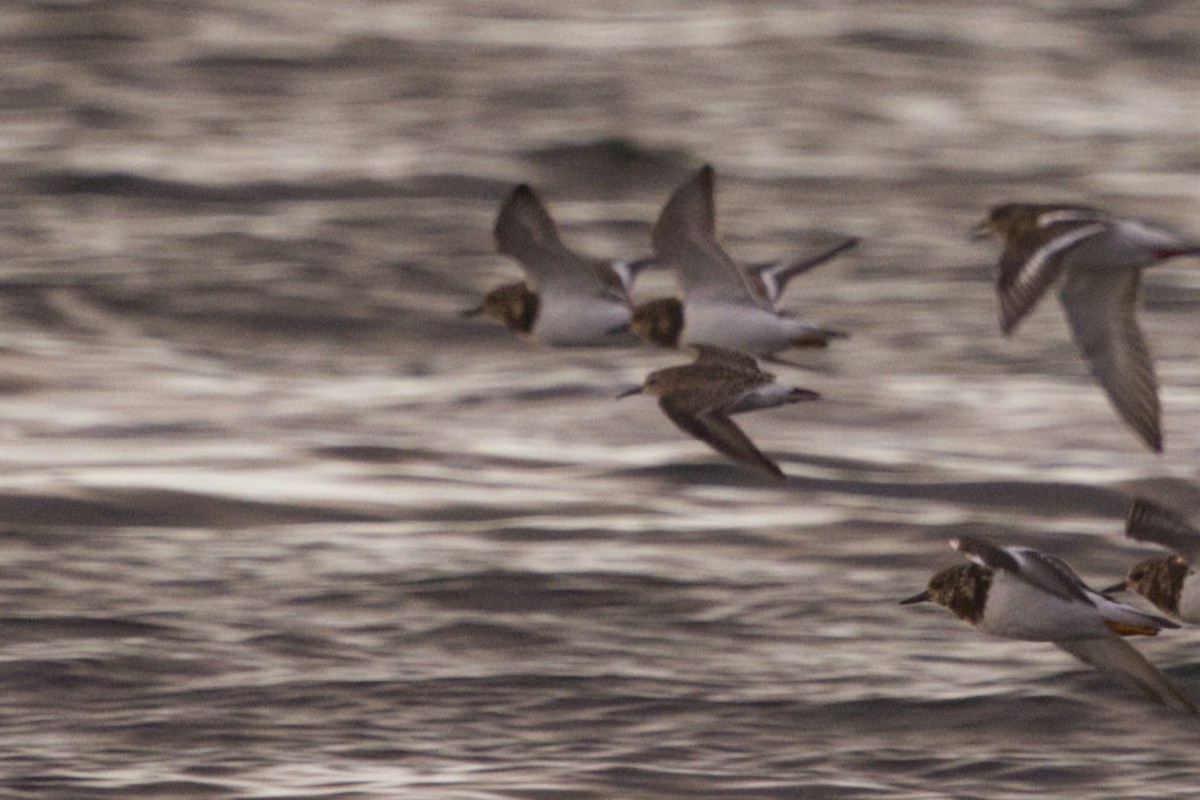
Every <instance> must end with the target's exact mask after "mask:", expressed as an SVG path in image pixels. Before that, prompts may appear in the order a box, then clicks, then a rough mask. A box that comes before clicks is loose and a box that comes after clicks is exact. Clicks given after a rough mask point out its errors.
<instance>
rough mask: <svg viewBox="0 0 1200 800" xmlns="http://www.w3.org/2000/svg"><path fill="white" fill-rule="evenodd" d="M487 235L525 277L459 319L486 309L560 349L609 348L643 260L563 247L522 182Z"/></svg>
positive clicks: (519, 330)
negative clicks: (587, 253) (600, 256)
mask: <svg viewBox="0 0 1200 800" xmlns="http://www.w3.org/2000/svg"><path fill="white" fill-rule="evenodd" d="M495 236H496V247H497V250H498V251H499V252H500V253H502V254H503V255H507V256H510V257H511V258H513V259H515V260H516V261H517V262H518V263H519V264H520V265H521V267H522V269H524V270H525V274H526V279H525V280H524V281H517V282H516V283H509V284H505V285H504V286H500V287H498V288H496V289H493V290H491V291H490V292H488V293H487V296H486V297H484V300H483V303H482V304H481V305H480V306H478V307H477V308H473V309H470V310H469V311H466V312H464V316H476V315H478V314H480V313H484V312H486V313H487V314H488V315H489V316H491V317H493V318H494V319H496V320H498V321H499V322H502V323H503V324H504V325H505V326H506V327H507V328H509V329H510V330H512V331H514V332H515V333H517V334H518V335H520V336H522V337H525V338H530V339H536V340H539V341H542V342H544V343H546V344H551V345H563V346H570V345H601V344H611V342H612V339H611V337H610V335H609V333H608V332H609V331H610V330H611V329H612V328H613V327H615V326H619V325H622V324H628V322H629V312H630V309H631V306H632V303H631V302H630V300H629V289H630V286H631V285H632V284H633V280H634V278H635V277H637V274H638V272H639V271H640V270H641V269H642V268H643V267H645V266H647V265H649V264H650V263H651V261H650V259H641V260H638V261H606V260H602V259H597V258H591V257H589V256H585V255H580V254H579V253H576V252H575V251H573V250H571V249H569V248H568V247H567V246H566V245H564V244H563V243H562V240H561V239H560V238H559V236H558V230H557V229H556V228H555V225H554V220H552V219H551V218H550V215H549V214H548V213H547V212H546V208H545V206H543V205H542V203H541V201H540V200H538V197H537V195H535V194H534V193H533V190H532V189H530V188H529V187H528V186H527V185H525V184H521V185H520V186H518V187H517V188H516V189H514V190H513V192H512V194H510V195H509V197H508V199H507V200H505V201H504V204H503V205H502V206H501V207H500V213H499V214H498V215H497V217H496V225H495Z"/></svg>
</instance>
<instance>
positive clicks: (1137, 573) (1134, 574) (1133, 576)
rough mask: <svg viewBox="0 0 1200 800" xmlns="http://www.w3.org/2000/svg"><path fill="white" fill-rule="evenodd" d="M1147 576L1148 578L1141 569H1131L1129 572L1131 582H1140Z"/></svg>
mask: <svg viewBox="0 0 1200 800" xmlns="http://www.w3.org/2000/svg"><path fill="white" fill-rule="evenodd" d="M1145 576H1146V571H1145V570H1143V569H1140V568H1139V569H1131V570H1130V571H1129V580H1131V581H1140V580H1141V579H1142V578H1144V577H1145Z"/></svg>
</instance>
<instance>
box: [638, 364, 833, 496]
mask: <svg viewBox="0 0 1200 800" xmlns="http://www.w3.org/2000/svg"><path fill="white" fill-rule="evenodd" d="M693 348H694V349H695V350H696V351H697V352H698V355H697V356H696V360H695V361H693V362H692V363H690V364H684V365H682V366H677V367H667V368H666V369H660V370H658V371H656V372H652V373H650V375H649V376H648V377H647V378H646V382H645V384H644V385H642V386H638V387H635V388H633V389H630V390H629V391H627V392H624V393H622V394H621V395H620V397H628V396H629V395H634V394H638V393H644V394H649V395H653V396H655V397H657V398H658V405H659V406H660V407H661V408H662V410H663V413H665V414H666V415H667V417H668V418H669V419H670V420H671V421H672V422H674V423H675V424H676V425H677V426H678V427H679V428H680V429H681V430H683V431H684V432H685V433H688V434H691V435H692V436H695V437H696V438H697V439H699V440H700V441H702V442H705V443H707V444H708V445H709V446H711V447H712V448H713V449H714V450H716V451H717V452H718V453H721V454H723V455H726V456H728V457H730V458H732V459H733V460H734V461H740V462H742V463H743V464H748V465H750V466H753V467H758V468H759V469H762V470H764V471H765V472H768V473H770V474H771V475H773V476H775V477H776V478H781V479H782V478H783V477H784V474H783V471H782V470H781V469H780V468H779V465H777V464H776V463H775V462H774V461H772V460H771V459H769V458H767V457H766V456H765V455H763V453H762V451H760V450H759V449H758V448H757V447H756V446H755V445H754V442H752V441H750V438H749V437H748V436H746V434H745V433H744V432H743V431H742V429H741V428H739V427H738V426H737V425H735V424H734V423H733V421H732V420H731V419H730V418H729V417H730V416H731V415H733V414H740V413H742V412H743V411H754V410H756V409H759V408H771V407H773V406H778V405H783V404H785V403H799V402H802V401H805V400H818V399H820V395H818V394H817V393H816V392H811V391H809V390H807V389H797V388H795V387H792V386H787V385H785V384H782V383H779V382H778V381H776V380H775V376H774V375H772V374H771V373H769V372H765V371H763V370H761V369H759V367H758V363H757V362H756V361H755V360H754V359H753V358H752V357H750V356H748V355H745V354H744V353H738V352H734V351H731V350H725V349H722V348H719V347H712V346H710V345H693Z"/></svg>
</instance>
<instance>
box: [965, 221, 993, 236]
mask: <svg viewBox="0 0 1200 800" xmlns="http://www.w3.org/2000/svg"><path fill="white" fill-rule="evenodd" d="M968 234H969V235H970V237H971V238H972V239H986V238H988V237H989V236H991V235H992V228H991V226H989V225H988V221H987V220H986V219H985V220H984V221H983V222H981V223H979V224H978V225H976V226H975V227H973V228H971V230H970V231H968Z"/></svg>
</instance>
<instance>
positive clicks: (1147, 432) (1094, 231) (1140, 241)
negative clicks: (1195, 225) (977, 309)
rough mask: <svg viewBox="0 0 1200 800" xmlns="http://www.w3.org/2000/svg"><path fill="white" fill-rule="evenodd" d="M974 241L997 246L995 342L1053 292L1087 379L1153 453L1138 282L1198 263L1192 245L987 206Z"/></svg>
mask: <svg viewBox="0 0 1200 800" xmlns="http://www.w3.org/2000/svg"><path fill="white" fill-rule="evenodd" d="M974 232H975V233H976V234H978V235H981V236H986V235H989V234H990V235H994V236H996V237H999V238H1001V239H1003V240H1004V253H1003V255H1001V257H1000V263H999V267H998V269H997V284H996V288H997V291H998V293H999V297H1000V329H1001V330H1002V331H1003V332H1004V334H1005V335H1009V334H1011V333H1012V332H1013V331H1014V330H1015V329H1016V327H1017V324H1018V323H1020V321H1021V320H1022V319H1023V318H1024V317H1025V315H1026V314H1028V313H1029V311H1030V310H1031V309H1032V308H1033V307H1034V305H1035V304H1036V303H1037V301H1038V300H1039V299H1040V298H1041V296H1042V295H1043V294H1045V292H1046V290H1047V289H1048V288H1049V287H1050V286H1052V285H1054V284H1059V285H1060V288H1059V290H1058V299H1059V302H1060V303H1062V307H1063V311H1065V312H1066V315H1067V322H1068V324H1069V325H1070V326H1071V333H1072V335H1073V336H1074V338H1075V343H1076V344H1077V345H1078V346H1079V349H1080V351H1081V352H1082V353H1083V356H1084V358H1085V359H1087V362H1088V364H1089V366H1090V368H1091V372H1092V374H1093V375H1094V376H1095V377H1096V380H1098V381H1099V382H1100V385H1101V386H1102V387H1104V391H1105V392H1107V393H1108V397H1109V400H1111V401H1112V404H1113V406H1114V407H1115V408H1116V410H1117V413H1119V414H1120V415H1121V417H1122V419H1124V420H1125V422H1126V423H1127V424H1128V425H1129V426H1130V427H1132V428H1133V429H1134V430H1135V431H1136V432H1137V434H1138V435H1139V436H1140V437H1141V438H1142V440H1143V441H1145V443H1146V444H1147V445H1148V446H1149V447H1150V448H1151V449H1152V450H1154V451H1155V452H1162V432H1161V427H1160V422H1159V416H1160V411H1159V401H1158V381H1157V379H1156V378H1155V375H1154V362H1153V360H1152V359H1151V357H1150V351H1149V348H1147V346H1146V341H1145V339H1144V338H1143V336H1142V332H1141V330H1140V329H1139V328H1138V324H1137V318H1136V312H1137V305H1138V302H1139V299H1140V295H1141V273H1142V270H1143V269H1145V268H1146V267H1151V266H1154V265H1155V264H1158V263H1160V262H1162V261H1164V260H1166V259H1168V258H1174V257H1175V256H1182V255H1200V243H1197V242H1194V241H1188V240H1185V239H1183V238H1181V237H1180V236H1179V235H1177V234H1175V233H1173V232H1171V231H1169V230H1167V229H1166V228H1163V227H1160V226H1158V225H1153V224H1151V223H1148V222H1141V221H1138V220H1135V219H1127V218H1124V217H1115V216H1112V215H1111V214H1107V213H1105V212H1103V211H1100V210H1098V209H1095V208H1089V207H1087V206H1071V205H1039V204H1034V203H1007V204H1005V205H1000V206H996V207H995V208H993V209H992V210H991V212H990V213H989V214H988V217H987V219H986V220H984V221H983V222H982V223H980V224H979V225H978V226H977V227H976V228H975V231H974Z"/></svg>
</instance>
